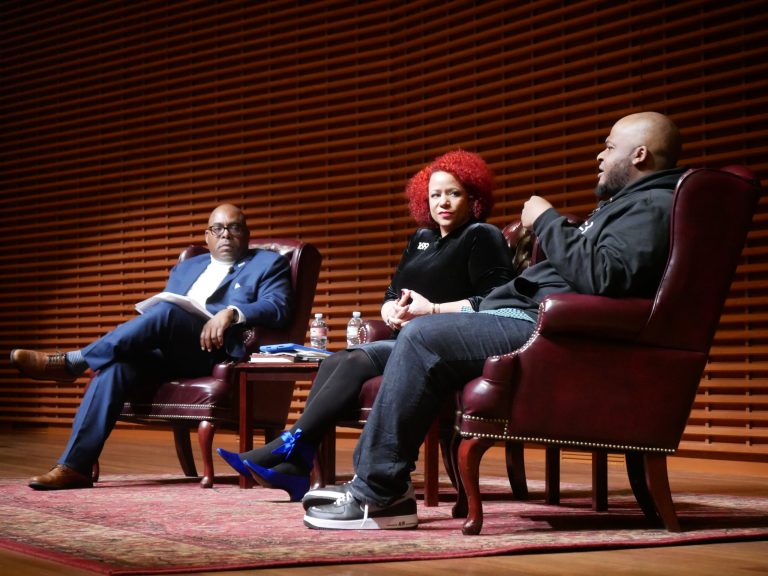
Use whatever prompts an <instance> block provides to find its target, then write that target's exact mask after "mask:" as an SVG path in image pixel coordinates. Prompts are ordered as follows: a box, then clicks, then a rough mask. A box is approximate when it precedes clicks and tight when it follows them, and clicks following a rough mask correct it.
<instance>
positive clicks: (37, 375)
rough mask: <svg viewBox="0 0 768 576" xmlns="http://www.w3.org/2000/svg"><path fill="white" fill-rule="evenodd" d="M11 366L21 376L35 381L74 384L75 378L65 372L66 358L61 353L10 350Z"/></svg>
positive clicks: (68, 372) (67, 371)
mask: <svg viewBox="0 0 768 576" xmlns="http://www.w3.org/2000/svg"><path fill="white" fill-rule="evenodd" d="M11 366H15V367H16V368H18V369H19V371H20V372H21V373H22V374H24V375H25V376H29V377H30V378H33V379H35V380H58V381H60V382H74V381H75V379H76V378H77V377H76V376H75V375H74V374H72V373H71V372H70V371H69V370H67V363H66V356H65V355H64V353H63V352H56V353H53V354H48V353H46V352H35V351H34V350H21V349H19V348H17V349H16V350H11Z"/></svg>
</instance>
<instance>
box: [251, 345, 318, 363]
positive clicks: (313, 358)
mask: <svg viewBox="0 0 768 576" xmlns="http://www.w3.org/2000/svg"><path fill="white" fill-rule="evenodd" d="M331 354H333V352H328V351H327V350H321V349H320V348H312V347H311V346H302V345H301V344H292V343H288V344H270V345H267V346H260V347H259V352H254V353H253V354H251V358H250V361H251V362H276V363H280V362H286V363H287V362H320V361H322V360H323V359H324V358H328V356H330V355H331Z"/></svg>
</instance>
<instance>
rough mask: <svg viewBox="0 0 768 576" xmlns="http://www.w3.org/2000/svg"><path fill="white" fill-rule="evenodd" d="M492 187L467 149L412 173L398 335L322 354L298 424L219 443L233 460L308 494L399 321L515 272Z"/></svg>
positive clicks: (391, 299)
mask: <svg viewBox="0 0 768 576" xmlns="http://www.w3.org/2000/svg"><path fill="white" fill-rule="evenodd" d="M493 188H494V179H493V173H492V172H491V170H490V168H488V166H487V165H486V164H485V162H484V161H483V159H482V158H480V156H478V155H477V154H473V153H471V152H466V151H464V150H453V151H451V152H448V153H446V154H443V155H442V156H440V157H438V158H437V159H435V160H434V161H433V162H432V163H430V164H429V165H427V166H426V167H425V168H423V169H422V170H420V171H419V172H418V173H417V174H416V175H415V176H414V177H413V178H412V179H411V180H410V181H409V182H408V185H407V187H406V194H407V196H408V203H409V206H410V210H411V214H412V215H413V217H414V219H415V220H416V222H417V224H418V225H419V229H418V230H416V232H414V233H413V234H412V235H411V237H410V238H409V240H408V245H407V247H406V249H405V252H403V256H402V258H401V259H400V263H399V264H398V266H397V269H396V270H395V274H394V276H393V277H392V281H391V283H390V285H389V287H388V288H387V290H386V292H385V294H384V303H383V305H382V307H381V317H382V319H383V320H384V321H385V322H386V323H387V325H388V326H389V327H390V329H392V331H393V332H392V337H391V338H390V339H386V340H378V341H376V342H369V343H366V344H360V345H357V346H352V347H350V348H347V349H346V350H341V351H339V352H336V353H335V354H333V355H332V356H330V357H329V358H326V359H325V360H323V363H322V364H321V365H320V369H319V370H318V373H317V377H316V378H315V381H314V383H313V384H312V389H311V390H310V393H309V397H308V398H307V403H306V407H305V409H304V413H303V414H302V415H301V416H300V417H299V419H298V420H297V421H296V423H295V424H294V426H293V427H292V428H291V429H290V430H288V431H286V432H284V433H283V434H282V436H281V437H280V438H277V439H276V440H273V441H272V442H269V443H268V444H266V445H265V446H262V447H261V448H257V449H255V450H251V451H250V452H244V453H242V454H237V453H235V452H228V451H226V450H223V449H221V448H219V450H218V452H219V454H220V455H221V456H222V457H223V458H224V459H225V460H226V461H227V463H229V465H230V466H232V468H234V469H235V470H237V471H238V472H240V473H241V474H244V475H251V476H253V478H254V479H255V480H256V481H257V482H258V483H259V484H261V485H262V486H265V487H268V488H279V489H281V490H285V491H286V492H288V495H289V496H290V498H291V500H292V501H296V500H300V499H302V497H303V496H304V495H305V493H306V492H307V490H308V489H309V473H310V471H311V470H312V464H313V457H314V452H315V450H316V449H317V446H318V445H319V443H320V441H321V440H322V438H323V437H324V436H325V434H326V432H328V431H329V430H330V429H332V428H333V426H335V424H336V422H337V421H339V420H341V419H343V418H345V417H347V416H348V415H349V414H354V413H355V410H356V408H357V407H358V397H359V394H360V389H361V388H362V385H363V383H364V382H365V381H366V380H368V379H370V378H373V377H374V376H379V375H381V374H383V372H384V367H385V366H386V363H387V360H388V359H389V355H390V353H391V351H392V348H393V347H394V345H395V338H396V336H397V332H398V331H399V329H400V328H401V327H402V326H404V325H405V324H406V323H408V322H410V321H411V320H412V319H414V318H416V317H418V316H428V315H431V314H445V313H451V312H460V311H462V310H464V311H469V309H472V310H475V311H476V310H477V309H478V307H479V302H480V300H482V298H483V297H484V296H485V295H486V294H488V293H489V292H490V291H491V290H492V289H493V288H495V287H496V286H500V285H502V284H506V283H507V282H508V281H509V280H510V279H511V277H512V273H511V262H510V251H509V248H508V247H507V244H506V242H505V240H504V237H503V235H502V234H501V231H500V230H499V229H498V228H496V227H495V226H491V225H490V224H486V223H484V220H485V218H486V216H487V215H488V213H489V212H490V210H491V207H492V206H493ZM424 320H425V321H426V320H427V319H426V318H425V319H424ZM338 496H339V492H338V491H337V490H334V489H333V488H329V489H328V490H327V491H323V490H320V491H318V490H313V491H312V492H311V493H309V494H308V495H307V499H306V500H305V501H304V504H305V506H309V505H311V504H314V503H318V499H319V500H320V501H322V502H320V503H325V502H324V499H325V500H328V499H330V500H335V499H336V497H338Z"/></svg>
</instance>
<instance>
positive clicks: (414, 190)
mask: <svg viewBox="0 0 768 576" xmlns="http://www.w3.org/2000/svg"><path fill="white" fill-rule="evenodd" d="M433 172H448V173H449V174H451V175H452V176H453V177H454V178H456V180H458V181H459V182H460V183H461V185H462V186H463V187H464V190H466V192H467V195H468V196H469V202H470V207H471V211H472V215H473V216H474V218H475V219H476V220H478V221H480V222H482V221H484V220H485V218H486V217H487V216H488V214H490V212H491V208H493V191H494V189H495V188H496V182H495V179H494V176H493V172H492V171H491V169H490V168H489V167H488V165H487V164H486V163H485V160H483V159H482V158H480V156H478V155H477V154H475V153H474V152H467V151H466V150H461V149H459V150H452V151H450V152H446V153H445V154H443V155H442V156H438V157H437V158H435V159H434V160H433V161H432V162H431V163H430V164H428V165H427V166H425V167H424V168H422V169H421V170H419V171H418V172H417V173H416V175H415V176H414V177H413V178H411V179H410V180H409V181H408V185H407V186H406V188H405V194H406V196H407V197H408V209H409V210H410V212H411V216H413V219H414V220H416V224H417V225H418V226H419V227H423V228H437V223H436V222H435V221H434V220H433V219H432V216H431V215H430V213H429V179H430V177H431V176H432V173H433Z"/></svg>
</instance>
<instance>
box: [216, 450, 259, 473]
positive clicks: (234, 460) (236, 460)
mask: <svg viewBox="0 0 768 576" xmlns="http://www.w3.org/2000/svg"><path fill="white" fill-rule="evenodd" d="M216 452H218V453H219V456H221V457H222V458H224V460H225V461H226V463H227V464H229V465H230V466H232V468H234V469H235V470H236V471H237V472H238V473H239V474H242V475H243V476H245V477H246V478H250V477H251V473H250V471H249V470H248V468H247V467H246V466H245V462H244V461H243V459H242V458H240V454H238V453H237V452H229V451H228V450H224V448H216Z"/></svg>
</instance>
